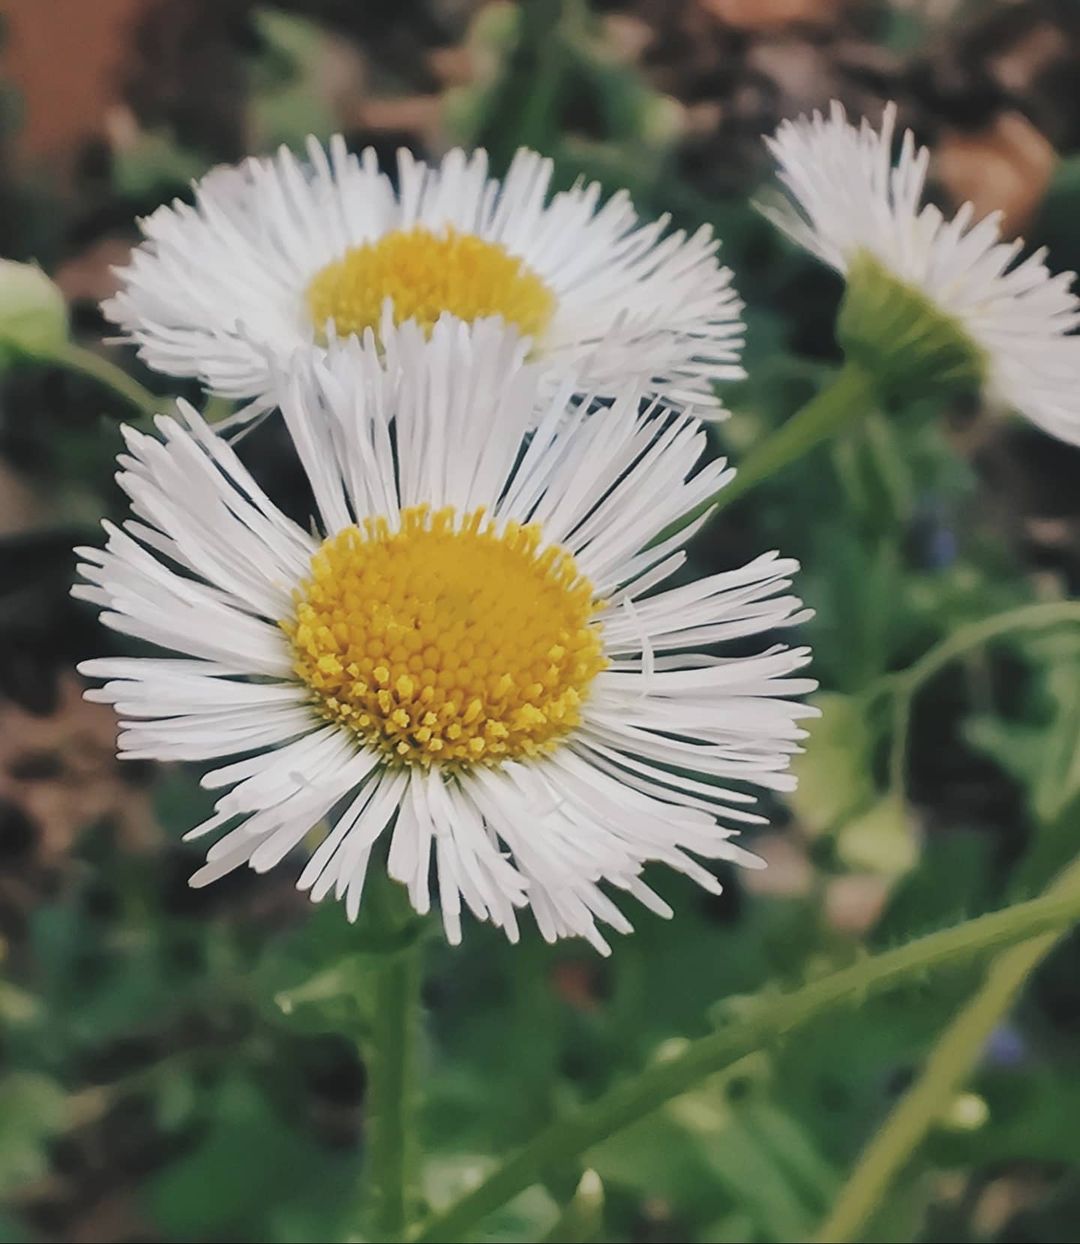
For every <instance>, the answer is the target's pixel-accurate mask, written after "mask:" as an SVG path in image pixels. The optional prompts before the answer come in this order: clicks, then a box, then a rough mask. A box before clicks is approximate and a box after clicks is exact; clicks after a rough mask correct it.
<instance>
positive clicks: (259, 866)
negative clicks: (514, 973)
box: [76, 322, 815, 951]
mask: <svg viewBox="0 0 1080 1244" xmlns="http://www.w3.org/2000/svg"><path fill="white" fill-rule="evenodd" d="M385 345H386V349H385V350H378V349H376V348H375V343H374V341H373V340H372V339H371V337H370V336H369V338H368V341H367V343H366V346H364V347H362V346H361V345H360V344H359V343H358V342H357V343H353V344H352V346H350V347H346V348H340V349H337V350H335V351H333V352H332V353H331V354H330V356H329V357H328V358H325V359H313V358H312V357H310V356H307V355H305V356H304V358H303V359H300V360H297V364H296V366H295V367H294V368H293V369H292V371H291V375H290V378H289V381H288V383H287V385H286V388H285V390H284V393H283V398H282V408H283V411H284V415H285V419H286V421H287V424H288V427H289V429H290V431H291V434H292V436H293V437H294V439H295V442H296V446H297V450H298V453H299V456H300V458H301V460H302V462H303V465H304V468H305V470H306V472H307V476H308V479H309V480H310V483H311V488H312V492H313V495H314V501H315V505H316V508H317V519H316V523H315V526H316V528H317V534H309V533H308V532H307V531H305V530H304V529H303V528H301V527H299V526H297V525H296V524H295V523H293V522H292V521H290V520H289V519H287V518H286V517H285V516H284V515H282V514H281V513H280V512H279V511H278V510H277V509H276V508H275V506H274V505H273V504H272V503H271V501H270V500H269V499H268V498H267V497H266V496H265V495H264V493H263V492H262V491H261V490H260V489H259V487H258V486H257V485H256V483H255V482H254V481H253V479H252V478H251V476H250V475H249V474H248V472H247V471H246V470H245V469H244V467H243V466H242V464H241V463H240V461H239V460H238V458H237V457H236V455H235V453H234V452H233V451H232V450H231V449H230V448H229V447H228V446H227V445H226V444H224V443H223V442H222V440H221V439H220V438H219V437H217V436H215V435H214V434H213V433H212V432H211V431H210V430H209V429H208V428H207V426H206V425H205V423H204V422H203V420H202V419H201V418H200V417H199V415H198V414H197V413H196V412H195V411H194V410H192V409H191V408H190V407H189V406H186V405H183V404H181V405H180V408H179V416H178V417H176V418H173V417H164V416H162V417H159V419H158V421H157V426H158V430H159V432H160V436H161V439H157V438H155V437H152V436H148V435H145V434H143V433H140V432H138V431H134V430H132V429H130V428H128V429H126V430H125V438H126V440H127V450H128V452H127V454H126V455H124V456H123V457H122V459H121V466H122V471H121V474H120V476H119V479H120V483H121V485H122V487H123V488H124V490H125V492H126V493H127V494H128V496H129V497H130V498H131V503H132V509H133V512H134V518H133V519H132V520H130V521H129V522H128V523H126V524H125V527H124V529H123V530H121V529H118V528H116V527H114V526H111V525H107V531H108V543H107V545H106V547H105V549H104V550H98V549H83V550H81V555H82V557H83V559H84V564H83V565H82V566H81V574H82V576H83V578H84V579H85V580H86V585H85V586H82V587H80V588H78V589H76V591H77V592H78V593H79V594H80V595H81V596H83V597H84V598H86V599H88V600H90V601H92V602H94V603H95V604H97V605H99V606H100V607H101V608H102V610H103V614H102V620H103V621H104V622H105V623H106V624H107V625H109V626H111V627H114V628H115V629H117V630H120V631H122V632H124V633H126V634H128V635H132V636H134V637H136V638H138V639H142V640H145V641H148V642H149V643H151V644H155V645H157V646H158V647H160V648H163V649H167V650H170V652H171V653H175V654H177V655H169V656H155V657H131V658H124V659H104V660H94V661H90V662H87V663H85V664H84V665H83V666H82V667H81V669H82V672H83V673H84V674H87V675H89V676H92V677H94V678H102V679H105V680H107V681H106V684H105V686H104V687H103V688H101V689H100V690H97V691H91V692H90V693H89V694H90V695H91V697H92V698H95V699H99V700H104V701H107V702H109V703H112V704H114V705H115V706H116V708H117V710H118V711H119V713H120V715H121V717H122V718H123V721H122V730H121V734H120V742H119V746H120V750H121V752H122V754H123V755H125V756H129V757H156V758H159V759H166V760H208V759H214V760H217V759H219V758H224V757H228V756H232V755H237V756H241V755H242V757H243V758H242V759H237V760H233V761H231V762H230V763H227V764H224V765H222V766H220V767H217V768H215V769H213V770H212V771H211V772H210V773H208V774H207V775H206V776H205V777H204V779H203V784H204V785H205V786H206V787H208V788H209V789H212V790H221V791H224V792H225V793H223V794H222V795H221V796H220V798H219V799H218V802H217V804H216V810H215V812H214V815H213V816H212V817H211V818H210V819H209V820H208V821H207V822H206V823H204V824H202V825H200V826H198V827H196V828H195V829H193V830H192V831H191V835H190V836H192V837H198V836H201V835H202V834H206V833H210V832H212V831H219V830H224V831H225V833H224V836H223V837H220V838H219V839H218V840H217V841H216V842H215V843H214V845H213V846H211V848H210V850H209V852H208V854H207V863H206V865H205V867H203V868H202V869H200V870H199V872H198V873H196V875H195V877H194V878H193V883H194V884H197V885H201V884H205V883H207V882H209V881H213V880H214V879H215V878H217V877H220V876H222V875H223V874H225V873H228V872H229V871H230V870H232V869H234V868H236V867H238V866H240V865H242V864H247V865H250V867H252V868H254V869H255V870H256V871H263V870H266V869H269V868H271V867H273V866H274V865H276V864H277V863H279V862H280V861H281V860H282V859H284V857H285V856H286V855H288V853H289V852H290V851H291V850H292V849H293V848H295V847H297V846H299V845H300V844H301V843H302V842H310V839H309V833H310V832H311V831H312V830H313V828H314V827H316V826H319V825H325V827H326V828H325V832H324V834H323V836H322V838H321V841H319V842H318V845H317V846H315V848H314V850H313V851H312V853H311V856H310V859H309V861H308V863H307V866H306V867H305V868H304V870H303V873H302V875H301V877H300V882H299V884H300V885H301V886H302V887H304V888H306V889H309V890H310V891H311V895H312V897H313V898H316V899H318V898H322V897H323V896H324V895H327V894H329V893H330V892H331V891H333V893H334V894H335V895H336V896H338V897H340V898H343V899H344V900H345V904H346V909H347V912H348V915H349V916H350V918H354V917H355V916H356V914H357V912H358V909H359V905H360V899H361V893H362V891H363V887H364V878H365V873H366V871H367V868H368V865H369V861H370V860H371V858H372V854H373V851H374V850H375V849H376V845H377V844H378V843H379V842H380V840H385V841H386V842H387V843H388V849H387V852H386V867H387V868H388V870H389V873H390V875H391V876H392V877H394V878H395V879H396V880H398V881H400V882H402V883H403V884H404V885H406V886H407V887H408V892H409V896H410V898H411V900H412V903H413V905H414V906H415V908H416V909H417V910H418V911H420V912H423V911H426V910H427V909H428V907H429V904H430V901H431V900H430V894H429V873H430V872H431V871H432V867H431V866H432V861H434V873H435V876H436V877H437V885H438V891H439V899H440V905H441V910H442V918H443V922H444V924H445V926H446V931H447V935H448V937H449V938H450V940H451V941H457V940H458V939H459V938H460V933H461V930H460V914H461V910H462V905H463V904H464V906H466V907H467V908H469V909H470V910H471V911H472V912H473V914H474V915H475V916H477V917H478V918H480V919H489V920H491V921H493V922H494V923H495V924H496V925H498V926H500V927H501V928H503V929H504V930H505V931H506V933H507V934H508V935H509V936H510V937H511V938H516V936H517V923H516V921H517V916H516V912H517V909H518V908H521V907H524V906H529V907H531V909H532V912H533V914H534V916H535V919H536V921H537V924H538V925H539V928H540V930H541V932H542V933H543V935H544V936H545V937H546V938H548V939H549V940H550V939H554V938H557V937H560V936H567V935H580V936H582V937H585V938H587V939H588V940H589V941H590V942H592V943H593V945H594V946H596V947H597V948H598V949H600V950H602V951H606V950H607V943H606V942H605V940H604V938H603V936H602V935H601V933H600V932H599V931H598V929H597V922H598V921H600V922H604V923H606V924H608V925H610V926H611V927H613V928H614V929H616V930H619V931H622V932H625V931H628V930H629V929H630V925H629V923H628V922H627V920H626V919H625V917H624V916H623V915H622V914H621V912H620V911H619V909H618V907H616V905H615V904H614V903H613V902H612V900H611V898H610V897H609V895H608V893H607V892H606V891H605V888H604V885H603V883H606V884H607V885H609V886H611V887H613V888H615V889H616V890H625V891H626V892H628V893H629V894H632V895H633V896H635V897H636V898H638V899H640V900H641V901H642V902H643V903H645V904H646V905H648V906H649V907H651V908H652V909H653V910H654V911H657V912H660V913H662V914H669V910H668V908H667V906H666V904H665V903H664V902H663V901H662V900H661V899H660V898H658V897H657V895H656V894H654V893H653V891H652V890H651V889H650V888H649V886H648V885H647V884H646V883H645V881H644V880H643V879H642V876H641V874H642V870H643V868H644V866H645V865H646V864H647V863H649V862H650V861H660V862H664V863H666V864H668V865H670V866H671V867H672V868H675V869H678V870H679V871H681V872H684V873H686V874H688V875H689V876H691V877H693V878H695V879H696V880H697V881H699V882H700V883H701V884H702V885H703V886H706V887H707V888H709V889H711V890H714V891H715V890H717V889H718V888H719V887H718V885H717V882H716V880H715V878H714V877H713V875H712V873H710V872H709V871H708V869H707V868H706V867H704V866H703V865H702V864H701V863H700V862H699V858H700V859H704V860H711V859H725V860H737V861H741V862H743V863H753V862H754V857H752V856H749V855H748V854H747V852H745V851H744V850H742V848H740V847H739V846H737V845H736V844H735V842H734V841H733V840H732V839H733V835H734V833H735V830H734V828H733V826H735V825H738V824H741V823H748V822H755V821H758V820H760V819H761V818H760V817H758V816H756V815H755V814H753V813H751V812H749V811H748V810H747V807H746V805H747V804H748V803H751V802H752V797H751V796H750V795H749V794H748V793H746V792H745V791H744V790H743V789H742V787H743V785H744V784H747V783H749V784H751V785H756V786H760V787H767V788H772V789H778V790H787V789H790V788H791V787H792V785H793V779H792V778H791V776H790V774H789V773H788V772H787V768H788V762H789V759H790V757H791V755H792V753H794V752H796V751H797V750H798V746H797V740H798V739H799V738H800V737H801V735H802V731H801V730H800V729H799V726H798V721H799V719H800V718H802V717H806V716H808V715H811V714H812V713H813V711H814V710H813V709H811V708H809V707H807V706H805V705H803V704H800V703H798V702H797V701H796V700H795V699H793V698H792V697H795V696H799V695H801V694H802V693H804V692H807V691H809V690H811V689H812V688H813V687H814V685H815V684H814V683H813V682H812V681H810V680H808V679H806V678H803V677H796V676H795V672H796V671H797V670H798V669H799V668H800V667H801V666H803V665H804V664H805V663H806V661H807V660H808V657H809V653H808V651H807V649H805V648H795V649H792V648H788V647H784V646H775V645H770V646H767V647H765V648H764V649H763V650H761V651H760V652H758V653H757V654H756V655H751V656H737V655H726V656H715V655H706V652H707V650H708V649H709V648H711V646H712V645H714V644H722V643H724V642H726V641H731V640H740V641H746V640H747V639H748V638H749V637H751V636H754V635H756V634H758V633H759V632H767V631H771V630H772V629H773V628H775V627H778V626H787V625H793V624H795V623H798V622H800V621H802V620H803V619H804V618H805V617H806V616H807V613H806V611H804V610H803V609H802V607H801V605H800V602H799V601H798V600H797V599H796V598H795V597H794V596H792V595H790V594H788V593H787V592H786V589H787V587H788V586H789V580H790V576H791V575H792V573H793V572H794V571H795V570H796V569H797V566H796V563H795V562H793V561H791V560H789V559H785V558H780V557H778V556H777V555H776V554H772V553H770V554H766V555H764V556H762V557H759V558H757V559H756V560H754V561H752V562H751V563H749V564H748V565H746V566H743V567H740V568H738V569H735V570H730V571H725V572H722V573H719V574H714V575H711V576H709V577H707V578H704V579H700V580H697V581H691V582H688V583H684V584H682V585H681V586H677V587H668V588H666V589H664V590H658V589H659V588H660V585H661V584H662V583H664V582H665V581H666V580H668V579H669V578H670V577H671V576H672V575H673V574H674V572H675V571H676V570H677V569H678V568H679V567H680V566H681V565H682V564H683V562H684V560H685V554H684V553H683V552H682V549H681V546H682V544H683V542H684V540H685V538H686V537H688V536H689V535H690V534H691V532H690V531H689V530H687V531H684V532H681V533H679V534H678V535H676V536H674V537H668V538H667V539H664V540H661V541H660V542H659V543H655V544H654V543H653V541H654V539H655V537H656V536H657V533H659V532H662V531H663V530H664V529H665V528H667V527H669V526H670V525H671V524H673V523H677V522H678V521H679V519H680V516H682V515H685V514H686V513H687V512H688V511H690V510H692V509H693V508H694V507H695V506H696V505H697V504H698V503H699V502H700V501H701V500H702V498H704V497H706V496H708V495H710V494H711V493H713V492H714V491H715V490H716V489H717V487H719V486H720V485H721V484H722V483H723V482H724V480H725V479H727V478H730V476H731V475H732V472H731V471H729V470H727V469H726V468H725V466H724V464H723V463H722V462H714V463H711V464H708V465H706V466H704V467H702V468H701V469H699V470H697V471H696V473H695V464H696V463H697V461H698V459H699V457H700V455H701V453H702V450H703V449H704V446H705V433H704V431H703V429H702V428H701V426H700V425H699V424H698V423H697V422H696V421H695V420H694V419H692V418H690V417H689V416H687V415H679V414H676V415H670V414H667V413H665V412H662V411H660V410H658V409H656V408H655V407H654V408H652V409H651V410H649V411H648V412H647V413H645V414H642V415H639V414H638V413H637V412H638V403H639V397H640V394H639V391H638V390H636V389H635V390H631V391H628V392H626V393H624V394H623V395H622V396H620V397H619V398H618V399H617V400H616V401H615V402H614V404H613V405H612V406H610V407H607V408H601V409H600V410H598V411H596V412H595V413H593V414H588V413H586V411H585V409H584V408H583V407H582V406H580V405H575V404H574V403H573V402H572V401H571V400H570V398H571V388H572V386H571V385H569V384H568V385H566V386H564V388H563V389H562V391H561V392H560V393H558V394H556V395H555V396H554V398H549V399H547V400H546V401H544V402H543V404H542V405H541V407H540V411H539V415H537V407H536V403H537V391H538V383H539V378H538V373H537V369H535V368H532V367H529V366H522V354H523V346H522V344H521V343H520V342H519V340H518V339H517V337H516V336H514V335H512V334H510V333H508V332H507V331H505V330H504V329H501V328H498V327H497V326H495V325H491V324H487V325H480V326H478V327H477V328H476V330H475V331H474V332H470V331H469V330H468V329H467V328H466V327H465V326H464V325H461V324H460V323H445V322H444V323H440V324H437V325H436V326H435V328H434V331H433V333H432V335H431V338H430V340H425V337H424V334H423V333H422V332H421V331H420V330H419V329H418V328H417V327H416V326H415V325H413V326H407V327H406V328H405V329H403V330H400V331H399V332H396V333H394V334H392V335H391V336H390V338H389V339H388V340H387V342H386V343H385ZM316 413H318V415H319V417H317V418H315V417H312V416H313V415H315V414H316ZM534 424H535V427H536V431H535V433H534V434H533V435H532V436H531V437H527V436H526V433H527V430H528V429H529V428H530V427H531V426H533V425H534ZM698 525H699V524H694V525H693V526H694V527H695V528H696V526H698ZM732 783H734V785H731V784H732ZM320 832H322V831H320Z"/></svg>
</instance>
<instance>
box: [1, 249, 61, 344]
mask: <svg viewBox="0 0 1080 1244" xmlns="http://www.w3.org/2000/svg"><path fill="white" fill-rule="evenodd" d="M67 341H68V313H67V303H66V302H65V301H64V295H63V294H62V293H61V292H60V290H59V289H58V288H57V287H56V285H54V284H53V282H52V281H50V280H49V278H48V277H47V276H46V275H45V273H44V272H42V270H41V269H40V268H39V267H38V266H37V265H36V264H28V263H15V262H14V260H11V259H0V364H2V363H3V362H4V360H5V359H6V358H7V357H9V356H13V357H17V356H19V355H29V356H30V357H31V358H49V357H54V356H55V355H57V354H59V353H60V352H61V351H62V350H63V349H64V347H65V346H66V345H67Z"/></svg>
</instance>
